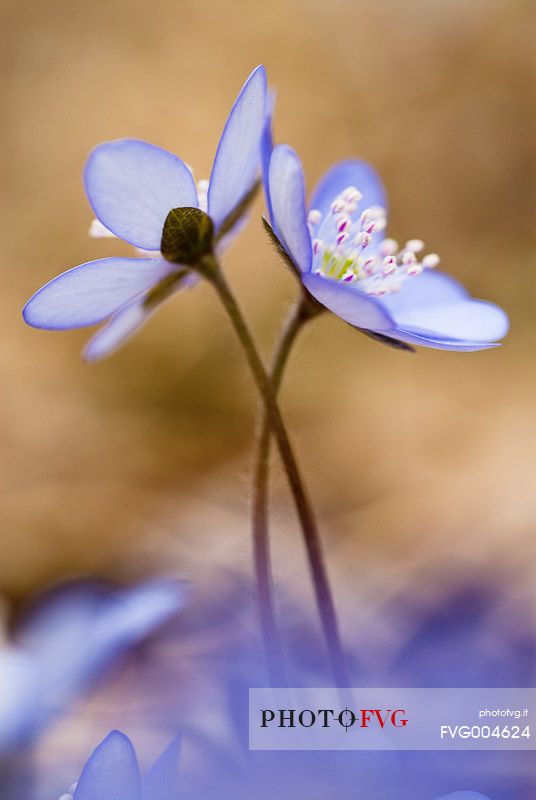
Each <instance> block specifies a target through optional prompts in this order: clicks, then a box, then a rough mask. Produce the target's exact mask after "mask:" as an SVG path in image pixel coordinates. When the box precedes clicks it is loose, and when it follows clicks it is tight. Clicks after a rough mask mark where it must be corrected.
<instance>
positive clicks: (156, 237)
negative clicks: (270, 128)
mask: <svg viewBox="0 0 536 800" xmlns="http://www.w3.org/2000/svg"><path fill="white" fill-rule="evenodd" d="M266 105H267V89H266V74H265V71H264V67H262V66H259V67H257V68H256V69H255V70H254V71H253V72H252V74H251V75H250V76H249V78H248V79H247V81H246V83H245V84H244V86H243V88H242V90H241V91H240V94H239V95H238V97H237V99H236V101H235V103H234V105H233V107H232V109H231V112H230V114H229V117H228V119H227V122H226V125H225V127H224V130H223V133H222V136H221V138H220V142H219V144H218V148H217V151H216V156H215V159H214V164H213V167H212V173H211V176H210V180H209V181H199V182H198V184H197V185H196V183H195V180H194V178H193V175H192V172H191V170H190V168H189V167H188V166H187V165H186V164H185V163H184V162H183V161H182V160H181V159H180V158H178V156H175V155H173V154H172V153H170V152H168V151H167V150H163V149H161V148H160V147H155V146H154V145H152V144H148V143H147V142H143V141H140V140H137V139H120V140H118V141H113V142H105V143H104V144H100V145H98V146H97V147H96V148H95V149H94V150H93V152H92V153H91V154H90V156H89V159H88V161H87V164H86V167H85V172H84V184H85V189H86V193H87V196H88V199H89V202H90V203H91V206H92V208H93V211H94V213H95V216H96V218H97V223H96V224H94V225H92V229H91V233H92V234H93V235H115V236H118V237H119V238H121V239H123V240H124V241H125V242H128V243H129V244H131V245H134V246H135V247H136V248H138V249H139V250H141V251H144V252H143V253H142V254H143V255H144V256H147V257H143V258H103V259H99V260H97V261H89V262H87V263H85V264H81V265H80V266H78V267H74V268H73V269H70V270H68V271H67V272H64V273H63V274H62V275H59V276H58V277H57V278H54V279H53V280H52V281H50V282H49V283H47V284H46V285H45V286H43V287H42V288H41V289H40V290H39V291H38V292H36V294H34V296H33V297H32V298H31V299H30V300H29V301H28V303H27V304H26V306H25V308H24V311H23V316H24V319H25V321H26V322H27V323H28V324H29V325H32V326H33V327H36V328H45V329H49V330H69V329H71V328H81V327H86V326H90V325H96V324H99V323H102V322H106V324H105V325H104V326H103V327H102V328H101V329H100V331H99V332H98V333H97V334H96V335H95V336H94V337H93V339H92V340H91V341H90V342H89V344H88V346H87V348H86V350H85V353H84V355H85V358H86V359H87V360H89V361H94V360H96V359H99V358H102V357H104V356H106V355H109V354H110V353H111V352H113V351H114V350H116V349H117V348H118V347H119V345H120V344H122V343H123V342H124V341H125V340H126V339H127V338H128V337H129V336H131V335H132V334H133V333H134V332H135V331H137V330H138V329H139V328H140V326H141V325H142V324H143V323H144V322H145V321H146V319H147V318H148V317H149V316H150V314H151V313H152V312H153V311H154V309H155V308H156V307H157V306H158V305H159V304H160V302H162V301H163V300H164V299H166V298H167V297H169V296H170V295H171V294H173V293H174V292H175V291H176V290H178V289H181V288H184V287H186V286H191V285H192V283H195V282H196V280H197V278H196V276H195V274H194V273H192V272H190V271H188V270H187V269H185V268H184V267H182V266H181V265H179V264H176V263H171V262H170V261H167V260H166V259H165V258H163V256H162V254H161V252H160V248H161V242H162V232H163V228H164V223H165V221H166V218H167V216H168V214H169V212H170V211H171V210H172V209H176V208H184V207H190V208H199V209H201V210H202V211H205V212H206V213H208V215H209V216H210V218H211V220H212V223H213V225H214V237H215V240H216V241H217V242H218V247H219V251H221V249H222V248H223V247H224V246H225V244H226V243H227V242H228V241H229V238H230V237H231V236H232V235H233V233H235V232H236V230H237V229H238V228H239V226H240V222H239V221H235V220H232V222H233V224H232V225H231V224H230V220H231V218H232V215H233V212H234V211H235V210H236V209H237V208H239V207H240V204H241V203H242V202H243V201H244V199H245V198H247V197H248V195H249V193H250V192H251V191H252V189H253V187H254V186H255V183H256V180H257V177H258V172H259V169H260V162H261V139H262V135H263V129H264V125H265V117H266ZM228 227H230V228H231V229H230V230H227V228H228Z"/></svg>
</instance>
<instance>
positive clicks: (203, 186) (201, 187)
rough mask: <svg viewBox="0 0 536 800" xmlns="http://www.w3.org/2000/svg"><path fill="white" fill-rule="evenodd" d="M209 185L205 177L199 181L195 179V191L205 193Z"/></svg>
mask: <svg viewBox="0 0 536 800" xmlns="http://www.w3.org/2000/svg"><path fill="white" fill-rule="evenodd" d="M209 185H210V181H208V180H207V179H206V178H202V179H201V180H200V181H197V191H198V192H200V193H201V194H207V192H208V187H209Z"/></svg>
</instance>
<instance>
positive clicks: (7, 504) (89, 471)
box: [0, 0, 536, 631]
mask: <svg viewBox="0 0 536 800" xmlns="http://www.w3.org/2000/svg"><path fill="white" fill-rule="evenodd" d="M1 29H2V37H3V39H4V48H3V68H2V82H3V98H4V99H3V103H2V108H3V118H4V123H3V137H4V141H3V146H2V161H3V171H2V176H3V177H2V195H3V213H2V226H3V232H2V248H1V256H0V258H1V260H2V266H3V276H4V280H3V284H2V285H3V290H2V293H1V297H0V303H1V319H2V323H1V327H2V338H1V343H0V363H1V372H2V382H3V386H4V389H3V391H2V395H1V400H0V403H1V405H0V413H1V419H0V426H1V427H0V446H1V450H2V453H1V460H2V470H1V478H0V481H1V482H0V492H1V495H0V497H1V506H2V511H1V537H2V538H1V557H0V591H1V592H2V594H3V596H5V597H6V598H8V599H10V600H12V601H15V602H16V603H18V602H21V601H24V600H25V599H26V598H27V597H29V596H30V595H31V594H33V593H34V592H35V591H37V590H39V589H41V588H43V587H45V586H46V585H48V584H49V583H50V582H51V581H53V580H55V579H58V578H61V577H64V576H72V575H77V574H84V575H85V574H97V575H103V576H108V577H115V578H119V579H128V578H130V577H135V576H141V575H144V574H146V573H148V572H153V571H158V570H160V569H164V570H165V571H166V572H170V573H178V574H181V575H184V576H186V577H190V578H193V579H197V580H198V581H200V585H201V586H203V585H207V586H208V585H210V586H212V587H214V585H215V584H214V581H215V580H218V579H219V578H218V576H220V575H221V574H222V571H221V567H228V568H230V569H233V570H238V571H242V570H243V571H247V570H248V569H249V540H248V491H249V481H248V469H249V467H250V464H251V453H252V435H253V419H254V412H255V410H256V398H255V394H254V391H253V388H252V384H251V381H250V379H249V376H248V374H247V372H246V369H245V366H244V364H243V363H242V359H241V354H240V353H239V351H238V349H237V346H236V344H235V341H234V339H233V335H232V333H231V331H230V330H229V327H228V325H227V322H226V320H225V318H224V316H223V314H222V312H221V310H220V309H219V308H218V306H217V303H216V301H215V298H214V297H213V296H212V295H211V292H210V290H209V289H208V288H206V287H201V288H198V289H195V290H194V291H192V292H189V293H185V294H184V295H183V296H178V297H177V298H175V300H174V301H173V302H172V303H171V304H169V305H168V306H166V308H165V309H163V310H162V311H161V312H160V313H159V314H158V315H157V317H156V318H155V319H154V320H153V321H152V322H151V323H150V324H149V325H148V327H147V328H146V329H145V330H144V331H143V332H142V333H141V334H140V335H139V336H138V337H137V338H136V339H135V340H134V341H133V342H131V343H130V344H129V345H128V346H127V347H126V348H125V349H123V350H122V351H121V352H120V353H118V354H117V355H116V356H114V357H113V358H112V359H110V360H109V361H107V362H105V363H103V364H99V365H97V366H93V367H87V366H84V365H82V364H81V362H80V360H79V355H78V354H79V351H80V349H81V347H82V345H83V343H84V341H85V340H86V338H87V336H88V332H87V331H85V332H84V331H82V332H71V333H46V332H38V331H35V330H31V329H30V328H26V327H25V326H24V325H23V323H22V320H21V317H20V310H21V307H22V305H23V303H24V302H25V300H26V299H27V298H28V297H29V295H30V294H31V293H32V292H33V291H35V289H37V288H38V287H39V286H40V285H41V284H42V283H44V282H45V281H46V280H48V279H49V278H51V277H53V276H54V275H56V274H57V273H58V272H60V271H62V270H64V269H67V268H69V267H71V266H74V265H76V264H78V263H81V262H83V261H85V260H89V259H92V258H99V257H102V256H105V255H111V254H120V253H125V254H127V253H128V252H129V250H128V248H127V247H126V246H124V245H122V244H121V243H119V242H114V241H112V242H111V241H109V240H100V241H95V240H90V239H89V238H88V237H87V235H86V231H87V228H88V225H89V222H90V220H91V216H92V215H91V212H90V209H89V206H88V203H87V201H86V199H85V197H84V193H83V188H82V184H81V170H82V167H83V164H84V161H85V158H86V156H87V154H88V151H89V150H90V148H91V147H92V146H93V145H94V144H95V143H97V142H99V141H102V140H106V139H110V138H116V137H121V136H130V137H140V138H144V139H147V140H149V141H151V142H154V143H156V144H159V145H161V146H163V147H167V148H169V149H171V150H173V151H175V152H177V153H178V154H179V155H181V157H183V158H184V159H185V160H186V161H187V162H188V163H189V164H191V165H192V166H193V167H194V168H195V171H196V176H197V177H199V178H200V177H205V176H208V175H209V171H210V166H211V161H212V158H213V153H214V149H215V146H216V144H217V141H218V138H219V135H220V132H221V129H222V126H223V123H224V121H225V118H226V115H227V113H228V111H229V108H230V105H231V103H232V101H233V99H234V97H235V95H236V93H237V92H238V89H239V88H240V86H241V84H242V82H243V81H244V79H245V78H246V76H247V75H248V73H249V72H250V70H251V69H252V68H253V67H254V66H255V65H256V64H258V63H260V62H262V63H264V64H265V65H266V68H267V70H268V75H269V79H270V81H271V83H272V84H273V85H274V86H275V87H277V112H276V125H275V130H276V137H277V139H278V140H279V141H287V142H289V143H290V144H292V145H293V146H295V147H296V148H297V149H298V150H299V151H300V153H301V155H302V157H303V160H304V163H305V167H306V170H307V175H308V179H309V182H310V186H312V184H313V182H314V181H315V180H316V179H317V178H318V177H319V176H320V175H321V173H322V172H323V171H324V170H325V169H326V168H327V167H328V166H329V165H330V164H331V163H332V162H333V161H336V160H338V159H341V158H344V157H348V156H352V155H355V156H359V157H363V158H366V159H368V160H369V161H371V162H372V163H373V164H374V165H375V166H376V167H377V168H378V169H379V170H380V172H381V174H382V175H383V177H384V180H385V182H386V185H387V188H388V191H389V194H390V198H391V208H392V214H391V225H390V232H391V234H392V235H394V236H395V237H397V238H400V239H402V240H405V239H407V238H411V237H420V238H423V239H424V240H425V241H426V242H427V245H428V246H429V248H430V249H431V250H434V251H437V252H439V253H440V255H441V256H442V259H443V266H444V268H445V269H446V270H448V271H450V272H451V273H452V274H453V275H455V276H456V277H457V278H459V279H460V280H462V281H463V282H464V283H465V284H466V285H467V286H468V287H469V288H470V290H471V291H472V292H473V294H475V295H476V296H480V297H484V298H487V299H490V300H492V301H495V302H498V303H500V304H501V305H503V306H504V307H505V308H506V310H507V311H508V313H509V315H510V317H511V321H512V330H511V333H510V335H509V337H508V339H507V340H506V342H505V344H504V347H501V348H499V349H497V350H494V351H490V352H484V353H476V354H453V353H442V352H436V351H426V350H419V351H418V353H417V354H415V355H413V356H412V355H406V354H403V353H400V352H396V351H391V350H390V349H388V348H385V347H382V346H380V345H379V344H376V343H374V342H372V341H371V340H369V339H367V338H365V337H363V336H361V335H360V334H359V333H357V332H355V331H353V330H351V329H350V328H348V327H346V326H344V325H343V324H342V323H340V322H339V321H337V320H335V319H333V318H329V317H328V315H326V317H325V318H323V319H322V320H320V321H317V322H315V323H314V324H313V326H311V329H310V330H308V331H307V332H306V333H305V334H304V336H303V339H302V340H301V341H300V342H299V345H298V347H297V350H296V353H295V356H294V359H293V362H292V367H291V370H290V373H289V378H288V381H287V383H286V387H285V390H284V394H283V407H284V411H285V412H286V415H287V417H288V420H289V425H290V427H291V429H292V432H293V435H294V440H295V442H296V444H297V447H298V450H299V454H300V458H301V462H302V464H303V468H304V471H305V473H306V475H307V479H308V483H309V487H310V489H311V492H312V494H313V497H314V499H315V503H316V508H317V510H318V513H319V515H320V518H321V527H322V532H323V536H324V539H325V543H326V549H327V552H328V555H329V559H330V570H331V572H332V574H333V575H334V576H336V577H337V590H336V591H337V599H338V602H339V605H340V606H341V608H342V609H343V610H344V612H345V614H344V616H345V628H346V630H347V631H349V630H350V629H351V628H352V627H353V626H356V625H358V624H361V625H363V624H366V619H367V618H369V615H370V612H371V610H374V609H377V608H379V607H381V606H382V604H384V603H386V602H388V601H389V599H390V597H391V596H393V595H394V594H396V592H397V591H399V590H400V589H402V588H403V587H404V586H408V585H409V586H413V588H414V590H415V592H416V593H417V594H419V593H422V594H423V596H424V595H426V593H427V592H429V591H433V590H434V587H437V581H438V580H439V581H444V582H446V583H448V582H449V581H451V580H455V579H457V578H458V577H459V576H460V575H462V576H463V575H467V576H471V575H476V576H478V577H480V578H481V577H482V576H485V577H486V578H487V577H490V578H491V576H494V579H501V580H503V581H505V582H506V585H507V586H509V587H510V588H511V591H512V593H513V594H516V593H522V594H525V595H526V594H527V593H530V591H531V589H530V586H531V584H532V581H533V577H534V563H535V561H534V558H535V556H536V551H535V548H534V520H535V519H536V507H535V502H534V499H535V498H534V496H535V491H534V466H535V455H536V441H535V421H534V419H535V417H534V390H535V374H534V346H535V324H534V312H535V305H534V298H535V289H536V285H535V278H534V275H535V266H536V265H535V256H534V253H535V247H534V241H533V238H534V237H533V228H534V212H535V210H536V209H535V202H534V201H535V197H534V191H535V173H534V159H533V143H534V133H535V124H534V123H535V120H534V89H535V71H534V67H535V64H534V31H535V27H534V5H533V3H531V2H528V1H527V2H524V0H471V2H467V0H445V1H444V2H439V1H438V0H411V1H410V2H402V1H401V0H380V2H377V0H352V1H351V0H330V2H326V0H323V1H322V2H320V1H319V0H312V1H310V2H298V0H273V1H272V2H270V3H255V2H251V0H250V1H249V2H245V1H243V0H230V2H225V1H224V2H207V1H206V0H201V1H200V2H199V1H198V2H193V1H190V2H186V1H184V2H183V1H182V0H151V2H149V1H148V0H138V2H127V0H106V2H104V1H103V0H93V2H91V3H82V2H78V1H77V0H74V2H73V0H49V1H48V2H38V0H30V1H29V2H27V3H21V2H18V1H16V0H4V2H3V3H2V26H1ZM262 208H263V207H262V201H261V200H259V201H258V204H257V206H256V209H255V212H254V214H253V217H252V220H251V223H250V225H249V227H248V229H247V231H246V233H245V234H244V235H243V236H242V238H241V239H240V240H239V241H238V242H237V243H236V244H235V245H234V247H233V248H232V250H231V251H230V252H229V254H228V257H227V260H226V265H227V269H228V273H229V275H230V276H231V279H232V282H233V284H234V285H235V287H236V289H237V291H238V294H239V296H240V298H241V300H242V302H243V305H244V307H245V309H246V311H247V314H248V316H249V318H250V320H251V321H252V324H253V325H254V328H255V330H256V332H257V335H258V338H259V341H260V343H261V345H262V347H263V349H264V352H265V353H266V354H268V353H269V350H270V347H271V345H272V343H273V340H274V337H275V334H276V330H277V328H278V326H279V324H280V323H281V321H282V319H283V317H284V314H285V311H286V309H287V308H288V307H290V304H291V302H292V300H293V297H294V296H295V293H296V292H295V287H294V285H293V282H292V279H291V277H290V276H288V275H287V274H286V271H285V268H284V267H283V266H282V265H281V264H280V263H279V262H278V260H277V258H276V256H275V254H274V253H273V252H272V250H271V248H270V247H269V246H268V244H267V242H266V241H265V239H264V234H263V231H262V229H261V226H260V223H259V218H260V214H261V212H262ZM273 532H274V538H275V542H276V570H277V574H278V581H279V583H280V585H281V586H282V587H284V588H285V589H286V591H287V592H289V593H290V594H297V595H300V596H305V597H307V595H304V594H303V593H304V592H307V591H308V589H307V581H306V576H305V566H304V561H303V558H302V551H301V547H300V544H299V535H298V531H297V528H296V526H295V523H294V518H293V515H292V509H291V507H290V505H289V503H288V498H287V494H286V490H285V485H284V481H283V480H282V478H281V476H280V475H278V477H277V478H276V479H275V510H274V519H273Z"/></svg>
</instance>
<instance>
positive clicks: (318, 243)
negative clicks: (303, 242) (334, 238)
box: [313, 239, 324, 256]
mask: <svg viewBox="0 0 536 800" xmlns="http://www.w3.org/2000/svg"><path fill="white" fill-rule="evenodd" d="M323 248H324V242H323V241H322V239H313V253H314V255H315V256H316V255H317V254H318V253H320V252H321V251H322V250H323Z"/></svg>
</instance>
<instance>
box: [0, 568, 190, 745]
mask: <svg viewBox="0 0 536 800" xmlns="http://www.w3.org/2000/svg"><path fill="white" fill-rule="evenodd" d="M184 597H185V589H184V585H183V584H182V583H181V582H180V581H171V580H163V579H160V580H154V581H149V582H147V583H144V584H140V585H139V586H135V587H133V588H131V589H125V590H122V591H118V592H113V591H110V590H108V589H106V588H105V587H104V586H102V585H99V584H95V583H93V582H89V581H88V582H81V583H77V584H74V585H68V586H65V587H63V588H62V589H60V590H59V591H58V590H56V591H55V592H53V593H52V596H49V597H47V598H46V599H45V600H44V602H42V603H40V604H39V605H38V606H37V608H36V609H34V610H33V612H32V613H31V614H30V615H29V617H28V619H27V620H26V621H25V623H24V624H23V625H22V626H21V628H20V630H19V631H18V632H17V635H16V637H15V640H14V642H13V644H12V645H11V646H9V647H7V648H5V649H3V650H0V753H2V752H6V751H9V750H12V749H15V748H18V747H20V746H21V745H22V744H24V743H25V742H27V741H30V740H31V739H32V738H34V737H35V736H36V735H37V734H38V733H39V732H40V731H41V729H42V728H43V727H44V726H45V725H46V724H47V723H48V722H49V721H50V720H51V719H52V718H53V717H55V716H56V715H58V714H60V713H61V712H62V711H63V710H65V708H66V706H67V705H68V704H69V703H70V702H71V701H72V700H74V699H75V698H76V697H77V696H78V695H79V694H80V693H82V692H83V691H86V690H87V689H89V688H90V687H91V685H92V684H93V683H95V682H96V681H97V680H98V679H99V678H101V677H102V674H103V671H104V670H105V669H106V668H107V667H109V666H110V665H111V664H112V662H113V661H115V660H117V659H118V658H120V657H121V656H122V655H124V654H125V653H126V652H127V651H128V650H129V648H131V647H133V646H134V645H136V644H138V643H139V642H141V641H142V640H143V639H145V638H146V637H147V636H149V635H150V634H151V633H153V632H154V631H155V630H156V629H157V628H158V627H159V626H161V625H162V624H163V623H165V622H167V621H168V620H169V619H170V618H171V617H172V616H173V615H174V614H176V613H177V611H179V610H180V608H181V607H182V606H183V604H184Z"/></svg>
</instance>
